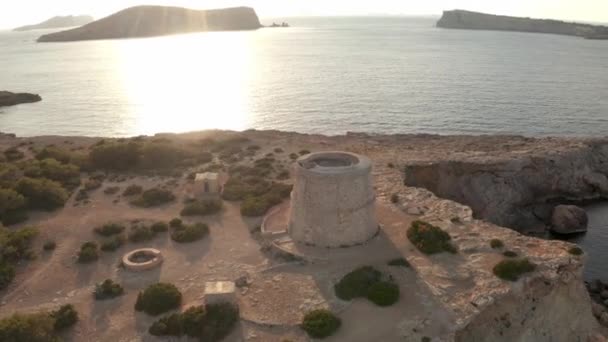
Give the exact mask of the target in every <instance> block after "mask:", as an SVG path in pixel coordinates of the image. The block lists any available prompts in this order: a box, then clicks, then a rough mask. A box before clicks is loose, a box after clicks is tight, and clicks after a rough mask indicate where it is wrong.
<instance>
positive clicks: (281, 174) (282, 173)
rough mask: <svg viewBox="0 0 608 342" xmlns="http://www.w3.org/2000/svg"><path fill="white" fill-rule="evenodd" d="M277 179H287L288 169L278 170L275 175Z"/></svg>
mask: <svg viewBox="0 0 608 342" xmlns="http://www.w3.org/2000/svg"><path fill="white" fill-rule="evenodd" d="M277 179H278V180H285V179H289V171H287V170H283V171H281V172H279V174H278V175H277Z"/></svg>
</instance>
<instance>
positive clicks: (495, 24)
mask: <svg viewBox="0 0 608 342" xmlns="http://www.w3.org/2000/svg"><path fill="white" fill-rule="evenodd" d="M437 27H441V28H449V29H466V30H497V31H517V32H532V33H552V34H561V35H567V36H577V37H585V38H594V39H599V37H604V36H606V37H607V38H608V27H606V26H598V25H590V24H581V23H571V22H565V21H559V20H551V19H532V18H521V17H509V16H504V15H493V14H485V13H479V12H471V11H464V10H453V11H444V12H443V16H442V17H441V18H440V19H439V21H438V22H437Z"/></svg>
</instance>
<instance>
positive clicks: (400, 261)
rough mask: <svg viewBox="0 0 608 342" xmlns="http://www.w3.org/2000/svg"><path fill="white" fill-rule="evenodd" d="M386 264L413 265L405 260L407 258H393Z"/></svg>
mask: <svg viewBox="0 0 608 342" xmlns="http://www.w3.org/2000/svg"><path fill="white" fill-rule="evenodd" d="M386 264H387V265H389V266H401V267H411V265H410V263H409V262H408V261H407V260H405V258H396V259H392V260H389V261H388V262H387V263H386Z"/></svg>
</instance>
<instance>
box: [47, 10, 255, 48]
mask: <svg viewBox="0 0 608 342" xmlns="http://www.w3.org/2000/svg"><path fill="white" fill-rule="evenodd" d="M260 27H261V24H260V20H259V18H258V16H257V14H256V13H255V10H254V9H253V8H249V7H236V8H226V9H216V10H192V9H187V8H181V7H165V6H136V7H131V8H127V9H125V10H122V11H120V12H117V13H115V14H112V15H110V16H108V17H105V18H102V19H99V20H97V21H94V22H92V23H89V24H87V25H84V26H81V27H78V28H74V29H71V30H67V31H61V32H55V33H51V34H47V35H43V36H41V37H40V38H38V41H39V42H66V41H78V40H95V39H118V38H136V37H153V36H162V35H169V34H177V33H187V32H202V31H235V30H256V29H258V28H260Z"/></svg>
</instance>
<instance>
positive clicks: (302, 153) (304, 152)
mask: <svg viewBox="0 0 608 342" xmlns="http://www.w3.org/2000/svg"><path fill="white" fill-rule="evenodd" d="M298 154H299V155H301V156H303V155H306V154H310V151H309V150H300V152H298Z"/></svg>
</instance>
